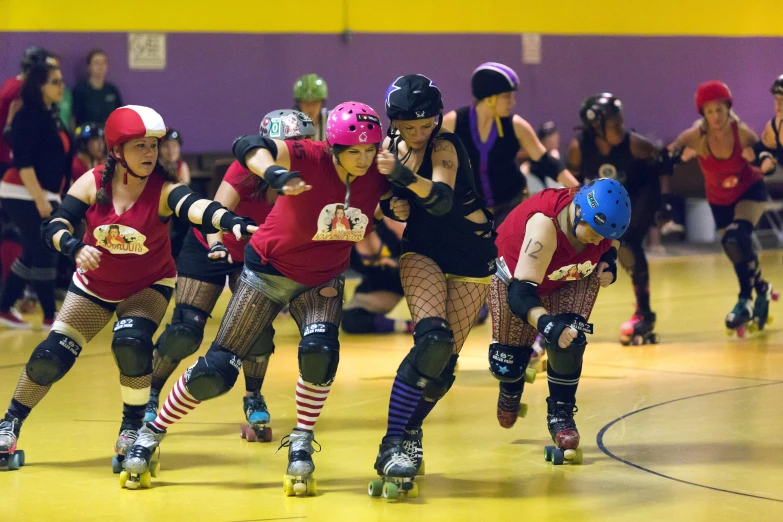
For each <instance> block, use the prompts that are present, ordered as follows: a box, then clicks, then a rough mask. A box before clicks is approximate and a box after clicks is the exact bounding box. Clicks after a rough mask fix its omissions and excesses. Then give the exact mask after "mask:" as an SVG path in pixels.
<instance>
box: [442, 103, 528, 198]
mask: <svg viewBox="0 0 783 522" xmlns="http://www.w3.org/2000/svg"><path fill="white" fill-rule="evenodd" d="M500 124H501V126H502V128H503V137H502V138H501V137H500V136H498V130H497V127H496V126H495V125H493V126H492V131H491V132H490V133H489V138H487V142H486V143H481V137H480V136H479V131H478V117H477V115H476V108H475V107H474V106H473V105H471V106H469V107H462V108H460V109H457V123H456V125H455V128H454V133H455V134H456V135H457V136H459V137H460V139H461V140H462V143H463V144H464V146H465V150H466V151H467V154H468V156H469V157H470V164H471V165H472V167H473V168H472V175H473V180H474V185H475V187H476V189H477V190H478V193H479V194H481V195H482V196H483V197H484V199H485V200H486V204H487V205H488V206H490V207H492V206H495V205H500V204H503V203H506V202H508V201H511V200H512V199H514V198H515V197H516V196H517V195H518V194H519V193H520V192H522V190H523V189H524V188H525V179H524V177H523V176H522V173H520V172H519V168H518V167H517V164H516V156H517V152H519V148H520V147H519V140H518V139H517V137H516V135H515V134H514V125H513V123H512V122H511V118H501V119H500ZM460 165H462V161H461V160H460Z"/></svg>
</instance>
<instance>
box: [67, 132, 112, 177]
mask: <svg viewBox="0 0 783 522" xmlns="http://www.w3.org/2000/svg"><path fill="white" fill-rule="evenodd" d="M73 139H74V148H75V152H76V153H75V154H74V155H73V161H72V162H71V181H76V180H77V179H79V178H80V177H81V176H82V175H83V174H84V173H85V172H87V171H88V170H91V169H93V168H95V167H97V166H98V165H99V164H100V163H102V162H103V160H105V159H106V144H105V142H104V141H103V126H102V125H99V124H97V123H95V122H90V123H85V124H84V125H80V126H78V127H76V131H74V136H73Z"/></svg>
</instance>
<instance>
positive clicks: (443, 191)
mask: <svg viewBox="0 0 783 522" xmlns="http://www.w3.org/2000/svg"><path fill="white" fill-rule="evenodd" d="M418 199H419V201H421V202H422V204H423V205H424V208H425V209H426V210H427V212H429V213H430V214H432V215H433V216H443V215H445V214H448V213H449V211H450V210H451V207H452V205H453V204H454V190H453V189H452V188H451V187H449V186H448V185H447V184H445V183H441V182H440V181H436V182H434V183H433V184H432V190H430V193H429V195H428V196H427V197H425V198H418Z"/></svg>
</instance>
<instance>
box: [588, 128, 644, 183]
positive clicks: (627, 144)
mask: <svg viewBox="0 0 783 522" xmlns="http://www.w3.org/2000/svg"><path fill="white" fill-rule="evenodd" d="M577 141H578V142H579V150H580V151H581V153H582V165H581V166H580V167H579V176H578V179H579V182H580V183H585V182H586V181H590V180H593V179H596V178H613V179H616V180H617V181H619V182H620V183H622V184H623V186H624V187H625V189H626V190H627V191H628V193H629V194H630V193H631V192H635V191H636V190H638V189H639V187H642V186H649V185H650V184H651V183H654V184H657V183H658V176H657V175H656V173H654V172H652V171H651V170H650V167H649V166H648V162H647V161H645V160H643V159H639V158H635V157H634V156H633V153H632V152H631V132H630V131H626V132H625V137H624V138H623V141H622V142H621V143H620V144H619V145H616V146H614V147H612V149H611V150H610V151H609V154H608V155H606V156H605V155H603V154H601V152H600V151H599V150H598V146H597V145H596V144H595V137H594V136H593V135H592V134H591V133H582V134H581V135H579V137H578V138H577Z"/></svg>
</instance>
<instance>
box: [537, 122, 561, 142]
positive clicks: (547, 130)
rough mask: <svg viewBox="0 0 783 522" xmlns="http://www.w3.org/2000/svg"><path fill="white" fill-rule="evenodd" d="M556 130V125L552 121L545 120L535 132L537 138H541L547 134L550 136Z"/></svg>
mask: <svg viewBox="0 0 783 522" xmlns="http://www.w3.org/2000/svg"><path fill="white" fill-rule="evenodd" d="M556 132H557V125H556V124H555V122H553V121H546V122H544V123H542V124H541V126H540V127H539V128H538V132H537V133H536V134H537V135H538V139H539V140H543V139H544V138H546V137H547V136H551V135H552V134H554V133H556Z"/></svg>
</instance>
